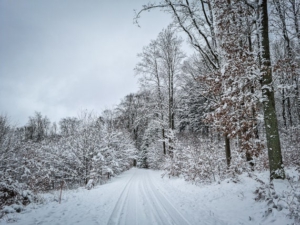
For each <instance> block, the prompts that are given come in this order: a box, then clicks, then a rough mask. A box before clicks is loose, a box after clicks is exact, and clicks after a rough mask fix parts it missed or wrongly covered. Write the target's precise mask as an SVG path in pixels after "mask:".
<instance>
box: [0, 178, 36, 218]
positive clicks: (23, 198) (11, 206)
mask: <svg viewBox="0 0 300 225" xmlns="http://www.w3.org/2000/svg"><path fill="white" fill-rule="evenodd" d="M1 178H3V177H1ZM35 200H36V196H35V195H34V194H33V193H32V192H31V191H29V190H28V188H27V186H26V185H25V184H22V183H19V182H18V181H14V180H12V179H11V178H7V179H3V180H2V181H1V182H0V218H1V217H3V216H4V215H5V214H7V213H12V212H21V211H22V210H23V206H26V205H28V204H29V203H31V202H33V201H35Z"/></svg>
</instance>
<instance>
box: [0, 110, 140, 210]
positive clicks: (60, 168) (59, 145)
mask: <svg viewBox="0 0 300 225" xmlns="http://www.w3.org/2000/svg"><path fill="white" fill-rule="evenodd" d="M0 149H1V151H0V168H1V169H0V193H1V196H0V208H2V207H3V206H4V205H11V204H12V203H16V204H19V205H22V204H26V203H28V202H30V201H32V200H33V199H32V198H33V197H34V195H35V194H36V193H38V192H41V191H49V190H53V189H58V188H60V187H61V185H64V186H66V187H68V188H75V187H79V186H84V185H86V184H87V183H88V182H90V184H91V182H92V184H99V183H103V182H105V181H106V180H108V179H109V178H110V176H114V175H116V174H119V173H121V172H123V171H125V170H128V169H129V168H131V167H132V165H133V162H134V159H135V157H136V148H135V146H134V143H133V142H132V139H131V138H130V135H129V133H128V132H127V131H126V130H124V129H121V128H119V127H118V126H117V124H116V121H115V120H114V118H113V117H112V113H111V112H110V111H109V110H107V111H105V112H103V115H102V116H95V115H93V113H89V112H82V113H81V115H80V116H79V117H78V118H76V117H72V118H71V117H67V118H63V119H61V120H60V122H59V125H58V126H57V125H56V123H53V124H51V122H50V120H49V119H48V118H47V117H46V116H42V114H41V113H38V112H36V113H35V115H34V116H32V117H30V118H29V121H28V123H27V125H26V126H24V127H14V126H12V125H10V124H9V121H8V118H7V117H5V116H0Z"/></svg>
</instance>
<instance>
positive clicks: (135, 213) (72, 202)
mask: <svg viewBox="0 0 300 225" xmlns="http://www.w3.org/2000/svg"><path fill="white" fill-rule="evenodd" d="M161 173H162V171H153V170H145V169H137V168H132V169H130V170H129V171H126V172H124V173H122V174H121V175H119V176H117V177H115V178H113V179H112V180H111V181H110V182H108V183H106V184H104V185H99V186H96V187H95V188H93V189H92V190H86V189H84V188H79V189H77V190H69V191H64V192H63V200H62V203H61V204H59V203H58V202H57V201H53V198H54V197H55V195H54V196H53V195H47V196H48V199H49V198H52V200H51V199H50V201H49V202H46V203H45V204H43V205H34V204H31V205H29V206H28V207H26V210H25V211H24V212H22V213H19V214H8V215H7V216H6V217H5V218H4V219H2V220H0V225H2V224H8V223H9V224H11V221H15V222H14V223H13V224H16V225H34V224H36V225H74V224H78V225H106V224H108V225H113V224H127V225H147V224H149V225H165V224H170V225H173V224H178V225H188V224H189V225H223V224H228V225H229V224H230V225H233V224H234V225H238V224H249V225H254V224H255V225H256V224H268V225H270V224H272V225H275V224H276V225H277V224H292V220H291V219H289V218H288V217H286V216H285V214H283V211H284V210H283V211H281V212H279V211H273V212H272V213H269V212H268V211H266V210H267V206H266V203H264V202H256V201H255V200H254V197H255V195H254V194H253V191H254V190H255V187H256V186H258V183H257V182H256V181H255V180H254V179H252V178H249V177H247V176H246V174H245V175H243V176H240V177H239V179H240V181H239V182H238V183H233V182H230V180H224V181H222V182H215V183H213V184H210V185H200V186H197V185H192V184H191V183H188V182H185V181H184V180H183V179H180V178H171V179H169V178H163V179H162V178H161ZM262 175H263V176H262V177H260V178H261V179H264V180H268V179H269V178H268V173H264V174H262ZM57 195H58V192H57V193H56V197H55V198H56V199H57ZM49 196H50V197H49Z"/></svg>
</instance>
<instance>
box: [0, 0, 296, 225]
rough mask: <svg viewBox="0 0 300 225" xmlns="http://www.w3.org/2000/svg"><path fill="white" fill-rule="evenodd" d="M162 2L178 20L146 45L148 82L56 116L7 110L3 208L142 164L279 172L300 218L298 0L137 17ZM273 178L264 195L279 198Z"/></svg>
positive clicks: (258, 0) (241, 2) (1, 149)
mask: <svg viewBox="0 0 300 225" xmlns="http://www.w3.org/2000/svg"><path fill="white" fill-rule="evenodd" d="M155 9H160V10H161V11H162V13H167V14H169V15H170V16H171V17H172V20H173V22H172V23H171V24H170V25H169V26H168V27H166V28H165V29H163V30H162V31H161V32H160V33H159V34H158V35H157V38H156V39H155V40H152V41H151V42H150V43H149V44H148V45H147V46H144V48H143V49H141V50H140V53H139V54H138V61H137V63H136V67H135V68H133V69H134V72H133V75H135V76H137V77H138V78H139V91H138V92H136V93H131V94H128V95H127V96H124V98H123V99H121V100H120V103H119V104H118V105H117V106H115V107H114V108H113V109H107V110H104V111H103V112H101V113H100V114H97V113H95V112H89V111H84V110H83V111H81V112H80V113H79V115H78V117H66V118H62V119H61V120H60V121H59V122H58V123H55V122H51V121H50V120H49V119H48V118H47V116H46V115H42V113H40V112H36V113H35V114H34V115H32V116H31V117H29V118H28V122H27V124H26V125H25V126H22V127H18V126H15V125H13V123H11V122H10V120H9V115H7V116H6V115H1V116H0V217H1V216H3V215H4V213H5V212H3V211H1V209H3V207H4V206H5V205H15V207H16V208H18V205H27V204H28V203H30V202H32V201H35V200H36V198H37V197H36V194H37V193H40V192H47V191H50V190H54V189H59V188H62V187H63V186H68V188H77V187H80V186H86V185H88V186H89V185H90V184H95V185H96V184H104V183H105V182H107V180H109V179H110V178H111V177H113V176H116V175H118V174H120V173H122V172H123V171H126V170H128V169H130V168H132V167H133V166H137V167H140V168H148V169H154V170H162V171H163V176H166V177H182V178H184V179H185V180H186V181H188V182H191V183H194V184H197V183H204V184H210V183H213V182H218V181H220V180H224V179H227V178H230V179H231V180H232V182H239V178H238V176H239V175H240V174H243V173H246V174H248V175H249V176H250V177H253V179H258V178H256V177H255V173H256V172H261V171H266V170H268V171H269V173H270V183H272V181H273V180H278V179H279V180H281V179H285V180H288V181H289V182H290V183H291V185H292V186H293V190H294V191H293V192H289V193H286V194H287V196H292V198H291V199H292V200H290V201H289V211H290V214H291V216H293V217H294V218H298V220H299V219H300V195H299V193H300V175H299V173H300V93H299V92H300V68H299V65H300V31H299V19H300V18H299V16H300V12H299V10H300V1H299V0H286V1H281V0H209V1H206V0H197V1H196V0H164V1H160V2H157V3H149V4H147V5H144V6H142V7H141V8H140V9H137V10H136V11H135V16H134V22H135V23H136V24H137V25H139V18H140V17H142V16H143V13H145V12H147V11H150V13H151V11H152V10H155ZM184 41H188V43H189V45H190V46H191V47H192V48H193V54H190V55H187V53H186V52H184V50H183V47H182V45H183V42H184ZM288 169H293V170H295V171H298V177H296V178H295V177H293V178H291V177H289V176H288V175H286V170H288ZM268 188H272V185H269V186H268V185H266V186H264V188H263V189H262V190H260V191H258V192H257V196H258V199H259V200H265V201H268V202H270V200H272V199H274V198H276V196H275V195H272V192H270V193H271V194H267V193H266V192H267V191H266V189H268ZM274 208H276V206H274Z"/></svg>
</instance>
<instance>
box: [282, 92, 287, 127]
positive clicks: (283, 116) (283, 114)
mask: <svg viewBox="0 0 300 225" xmlns="http://www.w3.org/2000/svg"><path fill="white" fill-rule="evenodd" d="M282 119H283V125H284V128H286V116H285V93H284V88H283V89H282Z"/></svg>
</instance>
